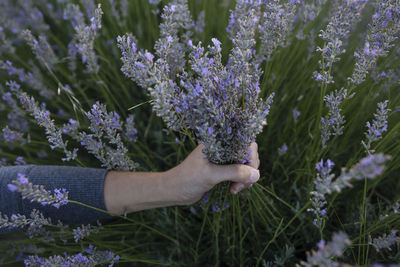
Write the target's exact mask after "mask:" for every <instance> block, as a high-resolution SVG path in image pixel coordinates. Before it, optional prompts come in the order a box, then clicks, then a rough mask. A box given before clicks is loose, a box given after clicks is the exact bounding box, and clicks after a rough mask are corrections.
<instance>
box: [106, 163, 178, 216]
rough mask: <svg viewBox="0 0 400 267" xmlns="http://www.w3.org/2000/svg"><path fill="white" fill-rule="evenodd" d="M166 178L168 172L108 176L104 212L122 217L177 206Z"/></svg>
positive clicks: (113, 172)
mask: <svg viewBox="0 0 400 267" xmlns="http://www.w3.org/2000/svg"><path fill="white" fill-rule="evenodd" d="M170 176H171V172H122V171H110V172H108V173H107V176H106V178H105V181H104V202H105V206H106V209H107V211H109V212H111V213H114V214H119V215H122V214H124V212H125V211H126V212H127V213H130V212H135V211H140V210H146V209H151V208H158V207H165V206H171V205H176V204H178V203H177V202H176V201H175V200H174V198H173V195H174V194H173V192H172V188H173V183H172V179H170V178H172V177H170Z"/></svg>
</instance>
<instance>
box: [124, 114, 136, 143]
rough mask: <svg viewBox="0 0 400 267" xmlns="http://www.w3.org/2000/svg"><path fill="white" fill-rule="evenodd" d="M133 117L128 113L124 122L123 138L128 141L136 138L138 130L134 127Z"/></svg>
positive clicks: (133, 140)
mask: <svg viewBox="0 0 400 267" xmlns="http://www.w3.org/2000/svg"><path fill="white" fill-rule="evenodd" d="M134 119H135V116H134V115H132V114H129V116H128V117H127V118H126V122H125V139H126V140H128V141H130V142H135V141H136V140H137V133H138V130H137V129H136V128H135V122H134Z"/></svg>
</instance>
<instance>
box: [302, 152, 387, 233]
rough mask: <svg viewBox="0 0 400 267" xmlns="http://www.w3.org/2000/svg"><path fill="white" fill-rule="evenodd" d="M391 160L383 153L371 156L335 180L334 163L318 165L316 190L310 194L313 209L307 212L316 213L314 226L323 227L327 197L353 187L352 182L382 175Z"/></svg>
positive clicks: (342, 172)
mask: <svg viewBox="0 0 400 267" xmlns="http://www.w3.org/2000/svg"><path fill="white" fill-rule="evenodd" d="M389 159H390V156H386V155H384V154H382V153H379V154H371V155H368V156H367V157H365V158H363V159H361V160H360V161H359V162H358V163H357V164H355V165H353V166H352V167H351V168H350V170H349V171H346V169H345V168H342V170H341V174H340V176H339V177H337V178H336V179H335V180H333V179H334V178H335V175H334V174H331V171H332V168H333V166H334V163H333V162H332V161H330V160H329V159H328V160H327V161H326V162H325V163H324V161H323V160H321V162H319V163H317V165H316V169H317V171H318V173H317V177H316V179H315V181H314V190H313V191H311V192H310V195H311V196H312V198H311V201H312V206H313V207H312V208H309V209H308V210H307V211H309V212H312V213H314V215H316V217H317V218H316V219H314V225H316V226H317V227H318V228H322V227H323V219H324V218H325V215H326V208H325V207H326V204H327V202H326V198H325V196H326V195H328V194H331V193H333V192H338V193H340V192H341V191H342V190H343V189H344V188H346V187H352V185H351V183H350V182H351V180H352V179H356V180H362V179H364V178H368V179H373V178H375V177H377V176H379V175H381V174H382V173H383V171H384V169H385V166H384V164H385V163H386V162H387V161H388V160H389Z"/></svg>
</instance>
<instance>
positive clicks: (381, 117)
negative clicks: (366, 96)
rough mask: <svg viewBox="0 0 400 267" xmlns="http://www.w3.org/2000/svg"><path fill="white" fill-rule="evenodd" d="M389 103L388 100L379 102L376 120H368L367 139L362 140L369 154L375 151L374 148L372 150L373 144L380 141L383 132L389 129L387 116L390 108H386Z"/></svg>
mask: <svg viewBox="0 0 400 267" xmlns="http://www.w3.org/2000/svg"><path fill="white" fill-rule="evenodd" d="M387 104H388V100H386V101H383V102H379V103H378V108H377V109H376V113H375V114H374V116H375V120H372V123H370V122H369V121H368V122H367V128H368V130H367V132H365V137H366V138H367V140H366V141H361V144H362V145H363V147H364V148H365V150H366V151H367V153H368V154H371V153H374V152H375V151H374V150H371V144H372V143H373V142H375V141H378V140H380V139H381V138H382V134H383V133H384V132H386V131H387V127H388V125H387V118H388V113H389V111H390V109H388V108H386V107H387Z"/></svg>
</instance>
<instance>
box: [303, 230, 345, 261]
mask: <svg viewBox="0 0 400 267" xmlns="http://www.w3.org/2000/svg"><path fill="white" fill-rule="evenodd" d="M350 244H351V241H350V239H349V237H348V236H347V234H346V233H343V232H338V233H334V234H333V236H332V241H330V242H328V243H327V244H326V242H325V241H324V240H321V241H320V242H319V243H318V244H317V247H318V250H317V251H315V250H312V251H311V253H310V252H307V261H306V262H304V261H301V262H300V265H296V266H305V267H314V266H339V263H338V262H335V261H333V260H332V258H333V257H339V256H341V255H342V254H343V251H344V249H345V248H346V247H347V246H348V245H350Z"/></svg>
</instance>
